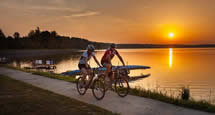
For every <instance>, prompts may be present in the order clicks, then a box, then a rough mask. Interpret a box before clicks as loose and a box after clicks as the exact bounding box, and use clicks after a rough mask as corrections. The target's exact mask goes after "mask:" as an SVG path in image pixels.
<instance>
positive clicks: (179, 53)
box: [10, 48, 215, 103]
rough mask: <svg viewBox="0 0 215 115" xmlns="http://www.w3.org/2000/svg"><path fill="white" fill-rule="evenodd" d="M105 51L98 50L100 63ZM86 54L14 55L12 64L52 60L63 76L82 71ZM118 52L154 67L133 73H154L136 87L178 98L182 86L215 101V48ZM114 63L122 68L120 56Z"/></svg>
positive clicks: (132, 62)
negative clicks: (80, 61) (73, 71)
mask: <svg viewBox="0 0 215 115" xmlns="http://www.w3.org/2000/svg"><path fill="white" fill-rule="evenodd" d="M63 51H64V50H61V52H63ZM104 51H105V50H98V51H96V57H97V58H98V59H99V60H100V59H101V57H102V55H103V53H104ZM82 52H83V51H80V50H78V51H72V52H68V53H63V54H53V53H52V54H50V55H39V56H38V55H34V56H25V57H22V56H21V57H20V56H19V57H16V56H13V57H12V61H11V63H10V64H12V65H14V66H20V67H26V66H30V65H31V63H32V61H33V60H36V59H42V60H46V59H51V60H54V62H55V63H56V67H57V69H56V70H55V71H54V72H55V73H61V72H65V71H68V70H74V69H78V66H77V65H78V61H79V58H80V56H81V54H82ZM118 52H119V53H120V55H121V56H122V57H123V59H124V61H125V62H126V63H128V64H129V65H146V66H150V67H151V69H150V70H135V71H131V74H130V75H131V76H136V75H140V74H142V73H143V74H147V73H150V74H151V76H150V77H147V78H144V79H140V80H137V81H133V82H131V83H130V85H131V86H132V87H139V88H145V89H152V90H160V91H164V92H165V91H166V92H168V94H169V95H178V93H177V92H179V91H180V89H181V88H182V87H189V88H190V91H191V96H192V98H194V99H196V100H207V101H209V102H211V103H214V102H215V84H214V82H215V75H214V73H215V69H214V68H215V61H214V60H215V48H160V49H159V48H155V49H120V50H118ZM38 53H39V52H38ZM113 64H114V65H121V63H120V61H119V59H118V58H116V57H114V59H113ZM90 65H91V67H95V66H96V64H95V62H94V60H91V61H90Z"/></svg>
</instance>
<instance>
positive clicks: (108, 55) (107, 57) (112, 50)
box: [101, 44, 125, 85]
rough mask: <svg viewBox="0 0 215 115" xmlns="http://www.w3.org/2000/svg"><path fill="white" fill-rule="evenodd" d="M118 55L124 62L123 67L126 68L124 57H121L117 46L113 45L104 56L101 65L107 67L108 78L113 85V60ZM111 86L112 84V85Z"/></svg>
mask: <svg viewBox="0 0 215 115" xmlns="http://www.w3.org/2000/svg"><path fill="white" fill-rule="evenodd" d="M115 55H117V57H118V58H119V59H120V61H121V62H122V64H123V66H125V63H124V61H123V59H122V57H121V56H120V55H119V53H118V51H117V50H116V45H115V44H111V45H110V48H108V49H107V50H106V52H105V54H104V56H103V57H102V60H101V64H102V65H103V66H104V67H106V68H107V69H106V72H105V74H106V77H107V76H108V77H109V79H110V83H112V81H113V74H112V70H111V68H112V63H111V60H112V59H113V57H114V56H115ZM110 85H111V84H110Z"/></svg>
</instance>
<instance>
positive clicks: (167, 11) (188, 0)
mask: <svg viewBox="0 0 215 115" xmlns="http://www.w3.org/2000/svg"><path fill="white" fill-rule="evenodd" d="M0 14H1V17H0V28H1V29H2V30H3V32H4V33H5V34H6V35H12V34H13V33H14V32H16V31H17V32H19V33H20V34H21V36H23V35H27V34H28V33H29V31H30V30H32V29H35V28H36V27H37V26H39V27H40V29H41V30H50V31H52V30H55V31H57V33H58V34H60V35H65V36H75V37H82V38H86V39H89V40H92V41H102V42H116V43H161V44H162V43H164V44H166V43H178V44H200V43H215V0H0ZM173 34H174V36H173V37H170V36H169V35H173Z"/></svg>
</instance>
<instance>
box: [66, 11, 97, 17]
mask: <svg viewBox="0 0 215 115" xmlns="http://www.w3.org/2000/svg"><path fill="white" fill-rule="evenodd" d="M99 14H100V12H95V11H88V12H83V13H76V14H71V15H66V16H64V17H65V18H75V17H87V16H96V15H99Z"/></svg>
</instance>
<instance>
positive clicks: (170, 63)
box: [169, 48, 173, 68]
mask: <svg viewBox="0 0 215 115" xmlns="http://www.w3.org/2000/svg"><path fill="white" fill-rule="evenodd" d="M172 53H173V49H172V48H169V67H170V68H172V60H173V57H172Z"/></svg>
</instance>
